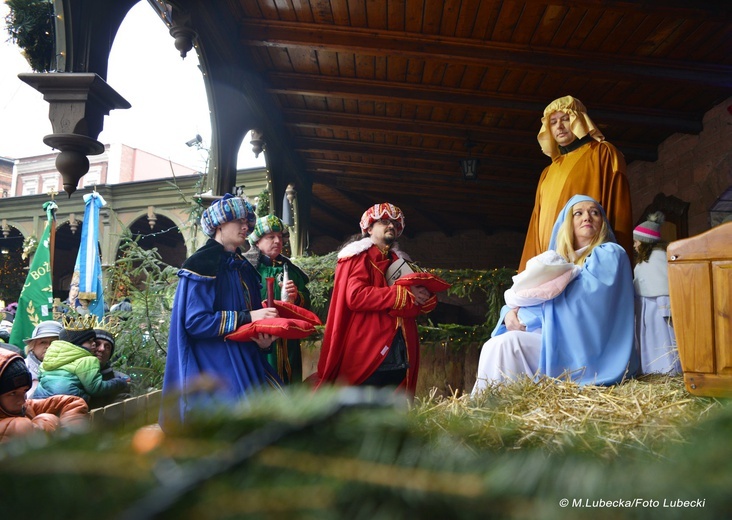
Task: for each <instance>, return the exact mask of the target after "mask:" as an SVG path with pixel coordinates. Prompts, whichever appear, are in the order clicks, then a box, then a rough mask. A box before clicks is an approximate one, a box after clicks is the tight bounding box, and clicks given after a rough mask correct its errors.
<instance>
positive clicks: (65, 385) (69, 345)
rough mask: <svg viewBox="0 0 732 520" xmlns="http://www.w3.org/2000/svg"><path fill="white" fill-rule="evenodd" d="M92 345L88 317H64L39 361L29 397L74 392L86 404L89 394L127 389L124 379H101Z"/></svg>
mask: <svg viewBox="0 0 732 520" xmlns="http://www.w3.org/2000/svg"><path fill="white" fill-rule="evenodd" d="M92 318H93V316H92ZM95 345H96V333H95V332H94V328H93V323H92V320H90V319H88V318H86V317H80V318H78V319H76V320H67V319H64V329H63V330H62V331H61V332H60V333H59V336H58V339H57V340H56V341H54V342H52V343H51V345H50V346H49V347H48V350H47V351H46V355H45V357H44V358H43V363H41V370H40V374H39V378H38V387H37V388H36V392H35V394H34V395H33V397H34V398H36V399H43V398H45V397H50V396H52V395H77V396H79V397H82V398H84V400H85V401H86V402H87V403H89V401H90V400H91V398H92V397H101V396H107V395H116V394H119V393H121V392H126V391H127V390H128V388H129V382H128V381H127V380H126V379H124V378H122V377H114V378H112V379H110V380H109V381H105V380H104V379H103V377H102V373H101V370H100V365H99V359H97V357H96V356H95V355H94V354H93V353H92V351H93V349H94V347H95Z"/></svg>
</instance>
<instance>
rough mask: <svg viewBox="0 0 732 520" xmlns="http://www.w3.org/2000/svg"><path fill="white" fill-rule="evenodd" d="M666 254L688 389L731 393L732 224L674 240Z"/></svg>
mask: <svg viewBox="0 0 732 520" xmlns="http://www.w3.org/2000/svg"><path fill="white" fill-rule="evenodd" d="M667 258H668V278H669V295H670V298H671V316H672V319H673V325H674V331H675V332H676V340H677V344H678V348H679V356H680V358H681V368H682V369H683V371H684V382H685V384H686V388H687V390H688V391H689V392H690V393H692V394H695V395H703V396H715V397H721V396H726V397H732V305H730V299H731V298H732V222H731V223H727V224H722V225H720V226H717V227H715V228H712V229H710V230H709V231H706V232H704V233H702V234H700V235H697V236H694V237H690V238H686V239H683V240H677V241H676V242H672V243H671V244H669V246H668V250H667Z"/></svg>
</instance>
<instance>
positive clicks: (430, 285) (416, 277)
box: [394, 271, 452, 293]
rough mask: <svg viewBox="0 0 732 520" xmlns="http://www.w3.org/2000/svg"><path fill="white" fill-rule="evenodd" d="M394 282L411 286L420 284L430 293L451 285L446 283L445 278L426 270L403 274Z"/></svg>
mask: <svg viewBox="0 0 732 520" xmlns="http://www.w3.org/2000/svg"><path fill="white" fill-rule="evenodd" d="M394 284H395V285H404V286H406V287H413V286H415V285H421V286H422V287H424V288H425V289H427V290H428V291H429V292H431V293H438V292H441V291H447V290H448V289H449V288H450V287H452V285H451V284H449V283H447V282H446V281H445V280H443V279H442V278H440V277H439V276H435V275H434V274H432V273H429V272H427V271H422V272H419V273H409V274H405V275H404V276H402V277H401V278H399V279H398V280H397V281H396V282H394Z"/></svg>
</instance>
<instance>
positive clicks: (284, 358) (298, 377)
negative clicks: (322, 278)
mask: <svg viewBox="0 0 732 520" xmlns="http://www.w3.org/2000/svg"><path fill="white" fill-rule="evenodd" d="M247 258H248V259H250V261H251V256H250V255H247ZM252 264H253V265H254V266H255V267H256V268H257V271H258V272H259V274H260V276H261V277H262V301H263V302H265V301H267V282H266V279H267V278H268V277H272V278H274V279H275V283H274V299H275V300H281V299H282V298H281V287H280V284H281V283H282V276H283V273H284V265H285V264H287V275H288V276H289V277H290V280H292V281H293V282H295V286H297V298H295V301H294V303H295V305H299V306H300V307H304V308H305V309H309V308H310V291H308V288H307V284H308V281H309V279H308V277H307V275H306V274H305V273H303V272H302V270H301V269H300V268H299V267H297V266H296V265H295V264H293V263H292V262H291V261H290V259H289V258H287V257H286V256H283V255H280V256H278V257H277V258H276V259H275V260H274V261H273V260H271V259H270V258H269V257H267V256H265V255H262V254H260V255H259V258H258V259H257V260H255V261H254V262H252ZM267 361H268V362H269V364H270V365H272V367H273V368H274V369H275V371H276V372H277V374H279V376H280V378H282V381H284V382H285V384H290V383H299V382H301V381H302V354H301V352H300V340H297V339H290V340H285V339H278V340H277V341H276V342H275V344H274V345H273V346H272V353H270V354H268V355H267Z"/></svg>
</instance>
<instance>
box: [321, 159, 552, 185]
mask: <svg viewBox="0 0 732 520" xmlns="http://www.w3.org/2000/svg"><path fill="white" fill-rule="evenodd" d="M309 164H310V167H311V168H312V170H311V175H312V177H313V180H314V182H317V181H318V180H319V179H323V178H326V177H330V176H333V178H338V179H340V178H344V179H358V180H360V181H362V182H363V181H366V180H367V179H368V180H369V181H371V180H375V181H376V182H378V180H379V179H389V178H398V179H404V180H408V181H411V182H419V183H422V184H430V185H438V186H439V185H443V184H444V185H448V186H450V185H454V184H455V183H456V182H457V181H461V182H462V181H463V179H462V174H461V172H460V170H459V169H458V167H457V165H455V169H454V171H453V172H452V174H450V173H445V172H443V173H439V172H437V173H431V172H429V171H426V170H424V169H422V168H403V167H401V166H395V165H368V164H364V163H358V162H352V163H349V162H346V161H330V160H327V159H313V160H312V161H310V162H309ZM540 173H541V170H537V171H536V172H534V173H532V174H528V175H527V174H526V170H523V171H521V172H520V173H519V174H514V173H511V174H510V175H506V174H505V172H501V173H497V174H496V173H491V172H486V171H485V170H484V169H479V170H478V180H477V181H475V182H473V181H471V182H470V183H468V185H472V184H475V185H481V184H482V183H488V184H490V185H491V186H492V187H494V188H496V187H505V185H508V184H509V183H510V184H511V185H515V184H516V183H521V184H529V185H532V186H534V187H535V185H536V183H537V182H538V180H539V174H540Z"/></svg>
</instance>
